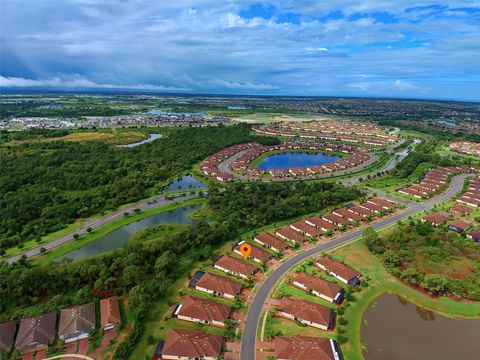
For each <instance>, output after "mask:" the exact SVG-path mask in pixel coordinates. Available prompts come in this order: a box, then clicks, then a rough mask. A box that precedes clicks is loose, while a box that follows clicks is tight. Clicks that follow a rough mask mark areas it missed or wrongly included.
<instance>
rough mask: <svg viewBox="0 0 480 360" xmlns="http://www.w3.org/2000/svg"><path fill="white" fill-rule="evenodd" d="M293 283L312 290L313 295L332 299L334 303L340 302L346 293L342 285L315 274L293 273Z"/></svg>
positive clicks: (309, 290) (306, 289) (308, 290)
mask: <svg viewBox="0 0 480 360" xmlns="http://www.w3.org/2000/svg"><path fill="white" fill-rule="evenodd" d="M292 285H294V286H296V287H298V288H300V289H303V290H305V291H307V292H311V293H312V294H313V295H315V296H318V297H320V298H322V299H324V300H327V301H330V302H332V303H334V304H340V303H341V302H342V300H343V296H344V294H345V290H344V289H343V288H342V287H341V286H339V285H337V284H335V283H333V282H331V281H328V280H325V279H322V278H319V277H317V276H314V275H309V274H305V273H303V272H300V273H296V274H295V275H293V277H292Z"/></svg>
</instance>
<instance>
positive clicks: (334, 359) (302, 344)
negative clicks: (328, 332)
mask: <svg viewBox="0 0 480 360" xmlns="http://www.w3.org/2000/svg"><path fill="white" fill-rule="evenodd" d="M274 348H275V358H276V359H277V360H314V359H315V360H342V355H341V353H340V348H339V346H338V344H337V342H336V341H335V340H333V339H326V338H320V337H311V336H301V335H296V336H290V337H285V336H277V337H276V338H275V340H274Z"/></svg>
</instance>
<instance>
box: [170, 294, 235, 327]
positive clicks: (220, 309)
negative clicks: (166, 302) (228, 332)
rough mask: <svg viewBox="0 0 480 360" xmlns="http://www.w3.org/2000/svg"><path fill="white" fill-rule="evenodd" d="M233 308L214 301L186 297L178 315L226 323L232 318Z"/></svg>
mask: <svg viewBox="0 0 480 360" xmlns="http://www.w3.org/2000/svg"><path fill="white" fill-rule="evenodd" d="M231 311H232V308H231V307H230V306H227V305H224V304H220V303H218V302H216V301H214V300H207V299H202V298H199V297H194V296H186V297H185V300H184V301H183V304H182V307H181V308H180V311H179V312H178V315H182V316H187V317H191V318H194V319H200V320H203V321H219V322H224V321H225V320H227V319H228V317H229V316H230V312H231Z"/></svg>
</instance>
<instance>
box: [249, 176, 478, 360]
mask: <svg viewBox="0 0 480 360" xmlns="http://www.w3.org/2000/svg"><path fill="white" fill-rule="evenodd" d="M468 176H469V174H462V175H458V176H456V177H454V178H453V180H452V182H451V184H450V186H449V188H448V189H447V190H446V191H445V192H444V193H442V194H441V195H439V196H437V197H435V198H433V199H430V200H429V201H426V202H424V203H421V204H417V203H412V207H411V208H409V209H408V210H406V211H404V212H402V213H399V214H395V215H393V216H391V217H389V218H387V219H385V220H382V221H379V222H377V223H375V224H372V225H371V227H372V228H373V229H375V230H380V229H382V228H384V227H387V226H389V225H391V224H393V223H395V222H397V221H398V220H402V219H405V218H407V217H409V216H410V215H413V214H416V213H418V212H420V211H425V210H429V209H431V208H432V207H433V206H435V205H437V204H439V203H441V202H444V201H446V200H449V199H450V198H452V197H453V196H454V195H455V194H457V193H458V192H459V191H461V190H462V187H463V183H464V181H465V179H466V178H467V177H468ZM364 230H365V229H364V228H363V229H359V230H357V231H354V232H352V233H349V234H346V235H343V236H340V237H338V238H336V239H334V240H332V241H330V242H328V243H326V244H322V245H319V246H317V247H314V248H311V249H308V250H306V251H305V252H303V253H301V254H298V255H295V256H294V257H292V258H290V259H288V260H287V261H285V262H284V263H283V264H281V265H280V266H279V267H278V268H277V269H275V270H274V271H273V273H272V274H271V275H270V276H269V277H268V278H267V279H266V280H265V281H264V283H263V284H262V286H261V287H260V289H259V290H258V292H257V293H256V295H255V297H254V298H253V301H252V304H251V305H250V308H249V310H248V314H247V318H246V320H245V326H244V329H243V335H242V342H241V348H240V360H253V359H255V356H256V337H257V330H258V329H257V328H258V321H259V319H260V314H261V312H262V308H263V305H264V304H265V301H266V300H267V298H268V295H269V294H270V292H271V291H272V289H273V287H274V286H275V284H276V283H277V281H279V280H280V279H281V278H282V277H283V276H284V275H285V274H286V273H287V272H288V271H289V270H290V269H291V268H292V267H293V266H295V265H297V264H299V263H300V262H302V261H304V260H306V259H308V258H309V257H312V256H314V255H317V254H319V253H321V252H323V251H326V250H330V249H332V248H334V247H337V246H339V245H341V244H344V243H347V242H349V241H351V240H353V239H355V238H357V237H359V236H361V235H362V234H363V231H364Z"/></svg>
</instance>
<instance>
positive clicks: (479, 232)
mask: <svg viewBox="0 0 480 360" xmlns="http://www.w3.org/2000/svg"><path fill="white" fill-rule="evenodd" d="M467 237H468V238H469V239H472V240H473V241H476V242H480V229H476V230H473V231H472V232H471V233H470V234H468V235H467Z"/></svg>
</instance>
